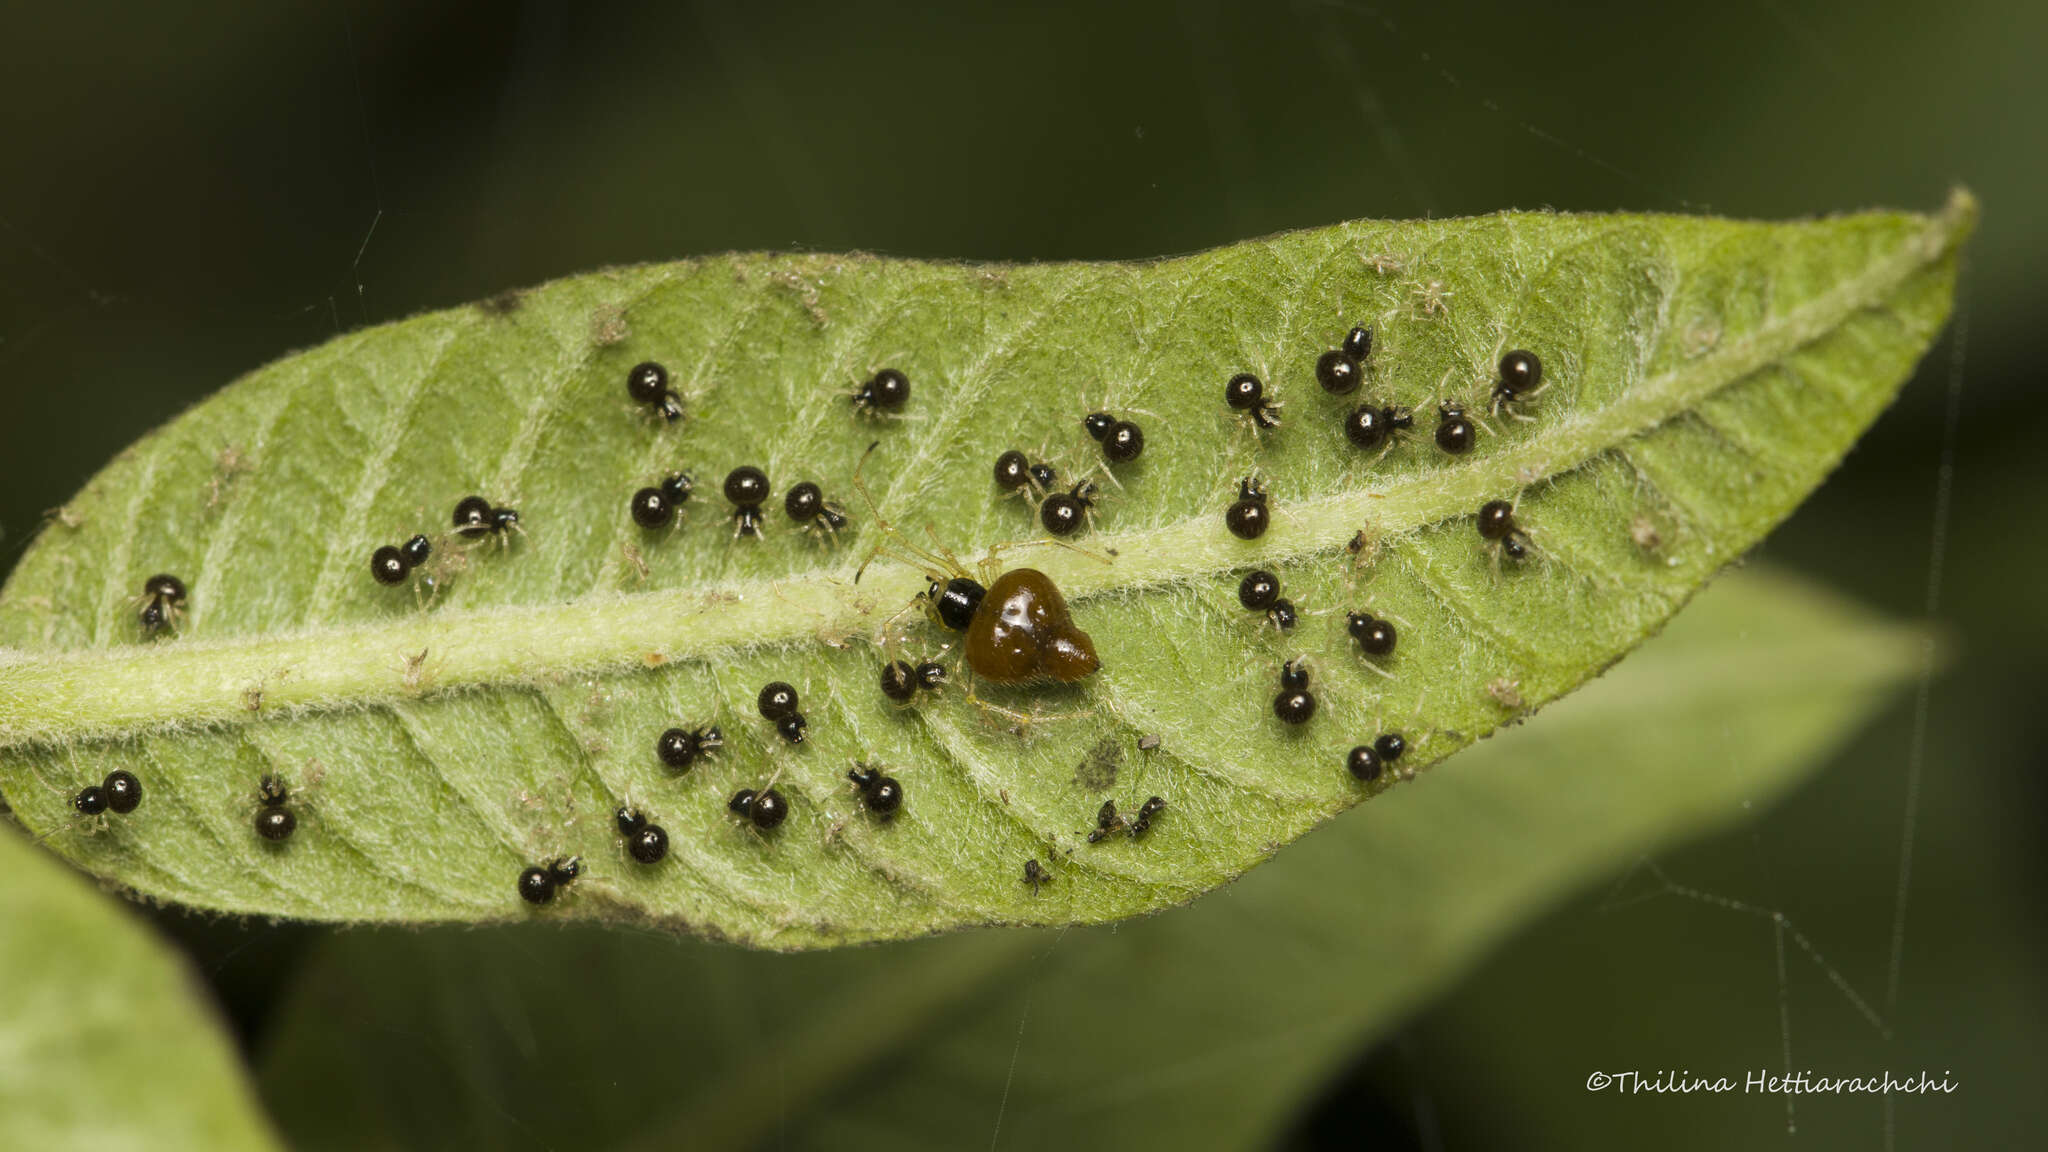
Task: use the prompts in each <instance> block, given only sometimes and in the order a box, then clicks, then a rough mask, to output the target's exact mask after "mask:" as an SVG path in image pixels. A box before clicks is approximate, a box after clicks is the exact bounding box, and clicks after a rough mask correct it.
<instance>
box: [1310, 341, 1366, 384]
mask: <svg viewBox="0 0 2048 1152" xmlns="http://www.w3.org/2000/svg"><path fill="white" fill-rule="evenodd" d="M1364 378H1365V370H1364V369H1363V368H1361V367H1359V364H1358V361H1357V360H1356V359H1355V358H1354V357H1353V356H1352V355H1351V354H1350V353H1349V352H1346V351H1344V350H1343V349H1341V348H1332V349H1330V350H1329V351H1328V352H1325V353H1323V354H1322V355H1321V356H1319V357H1317V358H1316V383H1318V384H1321V385H1322V386H1323V391H1325V392H1328V393H1329V394H1330V395H1332V396H1345V395H1349V394H1350V393H1352V392H1356V391H1358V384H1359V381H1361V380H1363V379H1364Z"/></svg>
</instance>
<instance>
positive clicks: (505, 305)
mask: <svg viewBox="0 0 2048 1152" xmlns="http://www.w3.org/2000/svg"><path fill="white" fill-rule="evenodd" d="M525 303H526V293H525V292H524V291H522V290H520V289H517V288H515V289H512V290H511V291H508V292H500V293H498V294H497V295H496V296H486V297H484V298H483V299H482V300H479V301H477V302H476V306H477V307H478V308H479V309H481V310H482V311H483V312H484V313H485V314H486V315H490V316H510V315H511V314H513V313H514V312H517V311H519V309H520V308H521V307H522V306H523V305H525Z"/></svg>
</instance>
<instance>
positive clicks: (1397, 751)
mask: <svg viewBox="0 0 2048 1152" xmlns="http://www.w3.org/2000/svg"><path fill="white" fill-rule="evenodd" d="M1372 750H1373V751H1374V752H1376V753H1378V754H1379V758H1380V759H1381V760H1384V761H1386V762H1387V763H1389V764H1392V763H1393V762H1394V761H1396V760H1399V759H1400V758H1401V753H1403V752H1406V751H1407V750H1408V741H1407V740H1405V739H1403V738H1402V736H1401V734H1400V733H1399V732H1388V733H1385V734H1384V735H1382V736H1381V737H1380V738H1379V739H1377V740H1375V741H1373V742H1372Z"/></svg>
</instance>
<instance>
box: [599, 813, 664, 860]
mask: <svg viewBox="0 0 2048 1152" xmlns="http://www.w3.org/2000/svg"><path fill="white" fill-rule="evenodd" d="M612 819H613V821H614V822H616V823H617V824H618V826H619V835H621V836H624V837H625V838H626V855H628V856H631V857H632V858H633V859H635V860H638V861H639V862H640V863H642V864H658V863H660V862H661V859H662V857H664V856H667V855H668V833H667V832H666V831H665V830H663V828H662V827H661V825H659V824H655V823H652V822H650V821H649V820H648V819H647V817H646V816H645V815H644V814H642V813H641V811H640V810H639V809H638V808H620V809H619V810H618V811H617V812H615V813H613V814H612Z"/></svg>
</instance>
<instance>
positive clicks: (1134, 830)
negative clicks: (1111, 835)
mask: <svg viewBox="0 0 2048 1152" xmlns="http://www.w3.org/2000/svg"><path fill="white" fill-rule="evenodd" d="M1165 811H1166V801H1165V800H1164V799H1163V798H1161V797H1158V796H1153V797H1150V798H1149V799H1147V800H1146V801H1145V802H1144V803H1143V804H1141V805H1139V806H1138V814H1137V815H1136V816H1134V817H1132V818H1131V839H1133V840H1136V839H1138V838H1139V837H1142V836H1143V835H1145V833H1147V832H1149V831H1151V830H1152V821H1154V820H1156V819H1158V818H1159V816H1160V814H1161V813H1164V812H1165Z"/></svg>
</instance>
